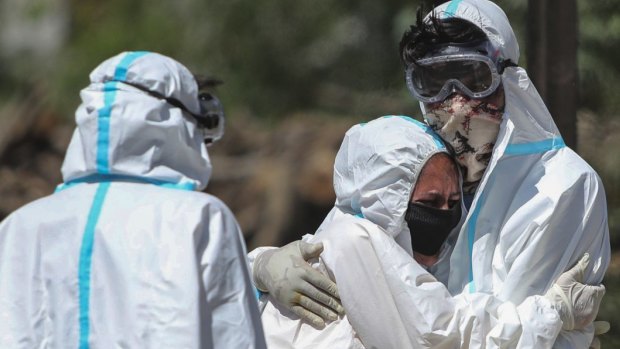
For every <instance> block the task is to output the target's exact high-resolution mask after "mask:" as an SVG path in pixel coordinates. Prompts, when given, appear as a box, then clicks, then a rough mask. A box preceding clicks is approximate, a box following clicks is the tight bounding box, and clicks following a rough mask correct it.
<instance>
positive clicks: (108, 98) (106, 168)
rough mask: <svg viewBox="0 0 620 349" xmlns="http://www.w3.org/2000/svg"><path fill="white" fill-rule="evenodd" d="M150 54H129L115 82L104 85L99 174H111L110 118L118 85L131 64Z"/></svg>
mask: <svg viewBox="0 0 620 349" xmlns="http://www.w3.org/2000/svg"><path fill="white" fill-rule="evenodd" d="M147 53H148V52H145V51H138V52H129V53H128V54H127V55H125V57H123V59H121V61H120V62H119V63H118V65H117V66H116V69H115V70H114V80H115V81H107V82H106V83H105V84H104V85H103V107H102V108H101V109H99V110H98V111H97V116H98V119H97V127H98V130H97V172H99V173H103V174H107V173H110V117H111V116H112V106H113V105H114V100H115V99H116V90H117V89H116V84H117V82H118V81H125V79H126V78H127V70H128V69H129V66H130V65H131V63H133V62H134V61H135V60H136V59H138V58H139V57H142V56H144V55H145V54H147Z"/></svg>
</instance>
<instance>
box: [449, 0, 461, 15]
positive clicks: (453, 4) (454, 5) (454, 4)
mask: <svg viewBox="0 0 620 349" xmlns="http://www.w3.org/2000/svg"><path fill="white" fill-rule="evenodd" d="M461 1H463V0H452V1H450V4H448V7H447V8H446V12H445V16H446V17H454V14H455V13H456V11H457V10H458V8H459V5H460V4H461Z"/></svg>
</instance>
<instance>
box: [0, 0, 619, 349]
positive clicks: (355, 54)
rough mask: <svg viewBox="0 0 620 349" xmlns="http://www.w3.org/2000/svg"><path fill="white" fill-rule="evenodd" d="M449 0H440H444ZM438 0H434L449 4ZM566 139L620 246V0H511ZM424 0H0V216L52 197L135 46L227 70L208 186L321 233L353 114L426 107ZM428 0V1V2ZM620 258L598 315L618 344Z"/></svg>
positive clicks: (285, 238)
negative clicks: (588, 169) (87, 94)
mask: <svg viewBox="0 0 620 349" xmlns="http://www.w3.org/2000/svg"><path fill="white" fill-rule="evenodd" d="M439 2H441V1H439ZM436 3H437V1H436ZM496 3H497V4H498V5H500V6H501V7H502V8H503V9H504V10H505V11H506V12H507V14H508V17H509V18H510V21H511V23H512V25H513V27H514V29H515V31H516V33H517V36H518V38H519V42H520V46H521V61H520V62H519V64H520V65H521V66H524V67H526V68H527V69H528V72H529V73H530V75H531V76H532V77H533V79H534V81H535V83H536V86H537V87H538V89H539V91H540V92H541V94H542V95H543V97H544V98H545V100H546V102H547V103H548V105H549V108H550V110H551V111H552V114H553V115H554V117H555V119H556V123H557V124H558V125H559V127H560V128H561V131H562V135H563V137H564V138H565V140H566V142H567V143H568V144H569V145H571V147H572V148H573V149H576V150H577V152H578V153H579V154H581V155H582V156H583V157H584V158H585V159H586V160H587V161H588V162H589V163H590V164H591V165H592V166H593V167H594V168H595V169H596V170H597V171H598V172H599V174H600V175H601V177H602V179H603V182H604V184H605V188H606V192H607V200H608V204H609V225H610V233H611V238H612V251H616V250H617V248H616V247H617V246H618V244H619V243H620V137H619V136H618V132H620V117H619V114H620V98H618V93H617V89H618V85H619V84H620V64H618V62H620V0H597V1H588V0H502V1H500V0H498V1H496ZM419 5H420V1H415V0H410V1H396V0H383V1H376V0H321V1H305V0H302V1H290V0H253V1H248V0H211V1H198V0H176V1H163V0H148V1H147V0H134V1H125V0H108V1H95V0H79V1H78V0H0V220H2V219H4V218H5V217H6V216H7V215H8V214H10V213H11V212H12V211H13V210H15V209H17V208H18V207H20V206H22V205H23V204H25V203H27V202H29V201H32V200H34V199H37V198H39V197H42V196H45V195H49V194H50V193H51V192H52V191H53V190H54V187H55V186H56V185H57V184H59V183H61V182H62V179H61V175H60V165H61V163H62V159H63V155H64V151H65V149H66V147H67V145H68V142H69V138H70V136H71V132H72V130H73V126H74V121H73V116H74V115H73V113H74V111H75V108H76V107H77V106H78V104H79V94H78V93H79V91H80V89H82V88H84V87H85V86H86V85H88V74H89V73H90V72H91V70H92V69H94V67H95V66H97V65H98V64H99V63H100V62H101V61H103V60H104V59H106V58H108V57H111V56H113V55H116V54H117V53H119V52H122V51H127V50H148V51H155V52H160V53H162V54H165V55H168V56H171V57H174V58H175V59H177V60H179V61H180V62H182V63H183V64H185V65H186V66H187V67H189V68H190V69H191V70H192V71H193V72H195V73H201V74H210V75H214V76H216V77H218V78H220V79H222V80H224V82H225V83H224V85H222V86H220V88H219V90H218V91H219V93H218V95H219V96H220V97H221V99H222V101H223V103H224V106H225V109H226V113H227V131H226V136H225V137H224V140H222V141H220V142H219V143H217V144H215V145H214V146H212V147H211V148H210V149H209V152H210V154H211V155H212V160H213V164H214V167H215V171H214V175H213V178H212V180H211V182H210V184H209V187H208V188H207V191H208V192H211V193H213V194H215V195H217V196H218V197H220V198H222V199H223V200H224V201H225V202H226V203H227V204H228V205H229V206H230V207H231V208H232V210H233V212H235V214H236V215H237V217H238V220H239V222H240V224H241V226H242V229H243V231H244V234H245V236H246V241H247V243H248V249H249V250H251V249H253V248H254V247H256V246H260V245H282V244H284V243H286V242H289V241H292V240H295V239H297V238H299V237H300V236H301V235H303V234H306V233H312V232H313V231H314V230H315V229H316V228H317V227H318V225H319V224H320V222H321V221H322V219H323V217H324V216H325V214H326V213H327V212H328V211H329V209H330V208H331V207H332V204H333V202H334V194H333V190H332V183H331V176H332V165H333V160H334V157H335V153H336V151H337V149H338V147H339V145H340V142H341V140H342V138H343V135H344V132H345V131H346V130H347V129H348V128H349V127H350V126H352V125H353V124H356V123H358V122H361V121H367V120H370V119H373V118H375V117H378V116H381V115H387V114H404V115H410V116H413V117H415V118H418V119H420V111H419V108H418V103H417V102H416V101H415V100H414V99H413V98H412V97H410V96H409V94H408V92H407V90H406V87H405V84H404V78H403V69H402V66H401V63H400V61H399V58H398V42H399V40H400V37H401V35H402V33H403V32H404V30H405V29H407V28H408V25H409V24H411V23H412V22H413V21H414V18H415V12H416V9H417V8H418V6H419ZM425 5H426V8H427V9H428V8H430V6H431V5H432V3H431V2H426V3H425ZM619 257H620V255H618V253H617V252H614V254H613V257H612V264H611V267H610V268H609V270H608V273H607V277H606V280H605V284H606V286H607V289H608V291H607V296H606V298H605V300H604V303H603V306H602V310H601V313H600V316H599V317H600V319H604V320H608V321H610V322H611V323H612V329H611V331H610V333H609V334H607V335H606V336H604V337H603V338H602V341H603V347H611V348H616V347H620V258H619Z"/></svg>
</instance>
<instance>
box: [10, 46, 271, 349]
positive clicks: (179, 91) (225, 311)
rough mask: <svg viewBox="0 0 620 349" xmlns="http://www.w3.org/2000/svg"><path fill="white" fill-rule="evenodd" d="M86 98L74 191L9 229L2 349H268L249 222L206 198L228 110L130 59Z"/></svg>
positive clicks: (75, 144)
mask: <svg viewBox="0 0 620 349" xmlns="http://www.w3.org/2000/svg"><path fill="white" fill-rule="evenodd" d="M81 99H82V104H81V105H80V106H79V108H78V109H77V111H76V122H77V128H76V130H75V132H74V134H73V138H72V140H71V143H70V145H69V148H68V150H67V154H66V157H65V161H64V163H63V166H62V174H63V179H64V183H63V184H62V185H60V186H59V188H58V190H57V191H56V192H55V193H54V194H52V195H50V196H48V197H45V198H42V199H40V200H37V201H35V202H32V203H30V204H28V205H26V206H24V207H22V208H20V209H19V210H17V211H16V212H14V213H13V214H11V215H10V216H9V217H8V218H6V220H4V221H3V222H2V224H1V225H0V323H1V324H2V325H1V326H0V348H28V349H30V348H43V347H45V348H81V349H85V348H120V347H123V348H265V340H264V335H263V330H262V326H261V323H260V317H259V316H260V315H259V312H258V307H257V303H256V298H255V293H254V290H253V287H252V284H251V281H250V278H249V273H248V269H247V257H246V250H245V245H244V241H243V237H242V235H241V232H240V229H239V226H238V224H237V221H236V220H235V218H234V216H233V214H232V213H231V212H230V210H229V209H228V208H227V206H226V205H225V204H224V203H222V202H221V201H220V200H218V199H217V198H215V197H213V196H211V195H208V194H205V193H201V192H198V191H199V190H201V189H203V188H205V186H206V185H207V182H208V180H209V176H210V174H211V163H210V160H209V156H208V153H207V148H206V144H205V143H210V142H212V141H215V140H217V139H218V138H219V137H221V135H222V133H223V126H224V125H223V123H224V119H223V113H222V109H221V105H220V104H219V101H218V100H217V98H216V97H215V96H214V95H212V94H210V93H201V94H199V86H198V83H197V81H196V79H195V78H194V76H193V75H192V74H191V73H190V72H189V71H188V70H187V68H185V67H184V66H183V65H181V64H180V63H178V62H177V61H175V60H173V59H171V58H168V57H166V56H163V55H160V54H157V53H150V52H124V53H121V54H119V55H116V56H114V57H112V58H110V59H108V60H106V61H104V62H103V63H101V64H100V65H99V66H98V67H97V68H96V69H95V70H94V71H93V72H92V73H91V75H90V85H89V86H88V87H86V88H85V89H83V90H82V91H81Z"/></svg>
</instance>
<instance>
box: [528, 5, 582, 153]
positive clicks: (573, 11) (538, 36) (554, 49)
mask: <svg viewBox="0 0 620 349" xmlns="http://www.w3.org/2000/svg"><path fill="white" fill-rule="evenodd" d="M528 14H529V21H528V32H527V67H528V72H529V74H530V76H531V78H532V80H533V81H534V84H535V85H536V88H537V89H538V91H539V92H540V95H541V96H542V98H543V100H544V101H545V103H546V104H547V107H548V108H549V111H550V112H551V115H552V116H553V118H554V120H555V123H556V124H557V125H558V128H559V129H560V133H561V134H562V138H564V141H565V142H566V144H567V145H568V146H570V147H571V148H573V149H576V147H577V106H578V97H579V96H578V87H577V3H576V0H528Z"/></svg>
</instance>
